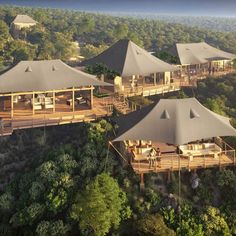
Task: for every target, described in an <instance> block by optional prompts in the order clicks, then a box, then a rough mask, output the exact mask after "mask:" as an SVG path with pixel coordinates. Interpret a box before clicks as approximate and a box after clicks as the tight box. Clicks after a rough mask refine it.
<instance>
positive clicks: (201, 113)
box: [114, 98, 236, 145]
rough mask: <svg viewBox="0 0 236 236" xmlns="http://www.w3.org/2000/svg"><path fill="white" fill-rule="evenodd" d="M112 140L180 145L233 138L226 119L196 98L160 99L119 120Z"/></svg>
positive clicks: (231, 128)
mask: <svg viewBox="0 0 236 236" xmlns="http://www.w3.org/2000/svg"><path fill="white" fill-rule="evenodd" d="M118 125H119V131H120V132H119V134H118V137H117V138H116V139H115V140H114V141H122V140H152V141H159V142H164V143H169V144H173V145H183V144H186V143H189V142H193V141H196V140H201V139H207V138H212V137H218V136H236V130H235V129H234V128H233V127H232V126H231V125H230V122H229V119H228V118H226V117H223V116H220V115H218V114H216V113H214V112H212V111H210V110H208V109H207V108H205V107H204V106H203V105H201V104H200V103H199V102H198V101H197V100H196V99H195V98H187V99H161V100H160V101H159V102H158V103H155V104H152V105H150V106H148V107H145V108H143V109H141V110H139V111H135V112H132V113H130V114H128V115H126V116H123V117H120V118H119V119H118Z"/></svg>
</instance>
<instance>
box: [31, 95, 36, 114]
mask: <svg viewBox="0 0 236 236" xmlns="http://www.w3.org/2000/svg"><path fill="white" fill-rule="evenodd" d="M34 99H35V93H34V92H33V95H32V113H33V115H34V114H35V109H34V103H35V101H34Z"/></svg>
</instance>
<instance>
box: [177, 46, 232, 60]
mask: <svg viewBox="0 0 236 236" xmlns="http://www.w3.org/2000/svg"><path fill="white" fill-rule="evenodd" d="M176 50H177V55H178V57H179V60H180V63H181V65H196V64H203V63H207V62H209V61H214V60H233V59H235V58H236V55H234V54H232V53H228V52H224V51H222V50H220V49H217V48H214V47H212V46H210V45H209V44H207V43H205V42H202V43H183V44H181V43H177V44H176Z"/></svg>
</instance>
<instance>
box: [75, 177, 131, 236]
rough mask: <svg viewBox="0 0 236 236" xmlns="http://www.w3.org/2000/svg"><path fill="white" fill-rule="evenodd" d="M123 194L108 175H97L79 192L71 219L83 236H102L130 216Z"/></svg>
mask: <svg viewBox="0 0 236 236" xmlns="http://www.w3.org/2000/svg"><path fill="white" fill-rule="evenodd" d="M126 204H127V199H126V196H125V193H124V192H123V191H122V190H121V189H120V188H119V186H118V183H117V182H116V181H115V180H114V179H113V178H112V177H110V176H109V175H108V174H105V173H104V174H101V175H98V176H97V177H96V178H95V180H94V181H93V182H91V183H90V184H89V185H87V186H86V189H85V190H83V191H80V192H79V193H78V195H77V198H76V203H75V204H74V205H73V206H72V211H71V217H72V219H74V220H75V221H77V222H78V223H79V227H80V229H81V231H82V232H83V234H84V235H96V236H102V235H105V234H107V233H108V232H109V230H110V229H111V227H118V226H119V224H120V221H121V220H122V219H127V218H129V217H130V215H131V211H130V209H129V207H127V205H126Z"/></svg>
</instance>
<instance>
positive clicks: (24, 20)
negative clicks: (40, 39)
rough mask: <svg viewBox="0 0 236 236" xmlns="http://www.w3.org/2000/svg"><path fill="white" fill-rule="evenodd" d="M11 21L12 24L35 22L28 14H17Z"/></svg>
mask: <svg viewBox="0 0 236 236" xmlns="http://www.w3.org/2000/svg"><path fill="white" fill-rule="evenodd" d="M12 23H14V24H17V23H18V24H20V23H26V24H27V23H28V24H36V23H37V21H35V20H34V19H32V18H31V17H30V16H28V15H17V16H16V17H15V19H14V20H13V22H12Z"/></svg>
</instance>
